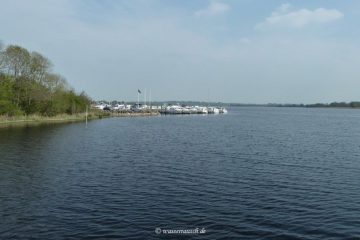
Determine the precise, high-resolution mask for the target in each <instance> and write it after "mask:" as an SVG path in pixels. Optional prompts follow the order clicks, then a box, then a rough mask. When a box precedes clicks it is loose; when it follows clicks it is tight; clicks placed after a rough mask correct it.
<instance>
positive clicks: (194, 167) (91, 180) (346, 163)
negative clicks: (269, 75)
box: [0, 107, 360, 239]
mask: <svg viewBox="0 0 360 240" xmlns="http://www.w3.org/2000/svg"><path fill="white" fill-rule="evenodd" d="M359 126H360V111H357V110H341V109H300V108H260V107H257V108H250V107H249V108H245V107H243V108H233V109H230V113H229V114H228V115H218V116H214V115H212V116H210V115H209V116H161V117H139V118H112V119H104V120H96V121H91V122H89V125H88V128H87V129H86V128H85V126H84V123H71V124H59V125H46V126H34V127H17V128H8V129H0V216H1V218H0V219H1V221H0V239H356V238H358V239H359V238H360V127H359ZM155 228H161V229H163V230H164V229H195V228H199V229H202V228H204V229H205V230H206V232H205V233H203V234H197V235H196V234H194V235H165V234H156V233H155Z"/></svg>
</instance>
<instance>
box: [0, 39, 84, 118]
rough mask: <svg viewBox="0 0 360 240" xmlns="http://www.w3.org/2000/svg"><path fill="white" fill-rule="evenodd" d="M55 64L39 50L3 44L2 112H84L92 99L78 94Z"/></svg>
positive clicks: (0, 51)
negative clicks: (59, 72)
mask: <svg viewBox="0 0 360 240" xmlns="http://www.w3.org/2000/svg"><path fill="white" fill-rule="evenodd" d="M52 66H53V65H52V63H51V62H50V60H49V59H47V58H46V57H44V56H43V55H41V54H40V53H38V52H30V51H28V50H27V49H25V48H22V47H20V46H16V45H9V46H6V47H4V46H3V45H1V43H0V115H8V116H15V115H29V114H39V115H43V116H54V115H57V114H63V113H67V114H75V113H79V112H84V111H85V109H86V106H87V105H89V104H90V98H89V97H88V96H87V95H86V94H85V93H84V92H82V93H81V94H77V93H76V92H75V91H74V90H73V89H71V88H70V86H69V85H68V84H67V82H66V80H65V78H64V77H62V76H61V75H59V74H56V73H53V71H52Z"/></svg>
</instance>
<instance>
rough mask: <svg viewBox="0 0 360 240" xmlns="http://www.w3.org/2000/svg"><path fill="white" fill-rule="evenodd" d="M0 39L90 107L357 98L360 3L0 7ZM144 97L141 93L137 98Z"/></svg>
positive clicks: (176, 1) (84, 2) (36, 0)
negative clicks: (43, 59)
mask: <svg viewBox="0 0 360 240" xmlns="http://www.w3.org/2000/svg"><path fill="white" fill-rule="evenodd" d="M0 8H1V14H0V40H1V41H2V42H3V43H4V44H5V45H9V44H17V45H21V46H23V47H25V48H27V49H29V50H31V51H38V52H40V53H42V54H43V55H45V56H47V57H48V58H49V59H50V60H51V61H52V62H53V64H54V67H53V71H54V72H57V73H60V74H61V75H63V76H64V77H65V78H66V79H67V81H68V82H69V83H70V85H71V86H72V87H74V89H75V90H76V91H78V92H80V91H85V92H87V93H88V95H90V96H91V97H92V98H93V99H95V100H100V99H106V100H125V101H134V100H136V99H137V90H138V89H140V90H142V92H143V94H142V95H144V91H145V88H146V89H147V93H148V96H149V91H150V89H151V97H152V100H153V101H166V100H179V101H180V100H196V101H216V102H217V101H221V102H233V103H235V102H237V103H316V102H333V101H356V100H357V101H360V67H359V62H360V41H359V40H360V28H359V26H358V23H359V22H360V11H358V9H360V1H356V0H346V1H339V0H336V1H334V0H318V1H313V0H311V1H310V0H301V1H300V0H299V1H279V0H272V1H263V0H171V1H170V0H56V1H55V0H2V1H1V4H0ZM143 97H144V96H141V98H143Z"/></svg>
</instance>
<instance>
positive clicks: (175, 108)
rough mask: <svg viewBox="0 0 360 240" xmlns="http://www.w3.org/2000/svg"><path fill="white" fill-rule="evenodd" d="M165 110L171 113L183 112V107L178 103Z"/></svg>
mask: <svg viewBox="0 0 360 240" xmlns="http://www.w3.org/2000/svg"><path fill="white" fill-rule="evenodd" d="M165 112H166V113H169V114H181V113H183V108H182V107H181V106H178V105H172V106H168V107H166V109H165Z"/></svg>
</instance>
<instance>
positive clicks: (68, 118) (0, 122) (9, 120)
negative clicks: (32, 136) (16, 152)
mask: <svg viewBox="0 0 360 240" xmlns="http://www.w3.org/2000/svg"><path fill="white" fill-rule="evenodd" d="M157 114H158V113H154V112H153V113H110V112H103V111H92V112H90V113H88V120H93V119H102V118H109V117H136V116H153V115H157ZM85 119H86V114H85V113H78V114H73V115H69V114H60V115H56V116H52V117H46V116H40V115H27V116H13V117H9V116H4V115H0V127H5V126H14V125H19V126H21V125H31V124H41V123H65V122H75V121H85Z"/></svg>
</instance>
